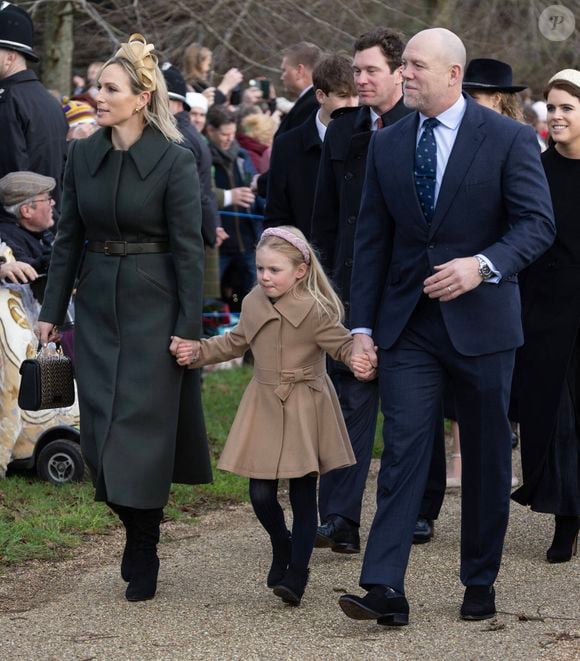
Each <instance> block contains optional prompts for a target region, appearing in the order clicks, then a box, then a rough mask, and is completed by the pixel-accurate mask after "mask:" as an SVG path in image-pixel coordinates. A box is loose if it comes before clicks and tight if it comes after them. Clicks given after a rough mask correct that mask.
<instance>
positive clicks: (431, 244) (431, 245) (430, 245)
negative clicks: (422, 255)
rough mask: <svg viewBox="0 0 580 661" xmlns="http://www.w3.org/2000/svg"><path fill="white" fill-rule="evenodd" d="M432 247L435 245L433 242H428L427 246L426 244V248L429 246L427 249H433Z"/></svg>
mask: <svg viewBox="0 0 580 661" xmlns="http://www.w3.org/2000/svg"><path fill="white" fill-rule="evenodd" d="M434 247H435V244H434V243H430V244H428V246H427V248H429V250H433V248H434Z"/></svg>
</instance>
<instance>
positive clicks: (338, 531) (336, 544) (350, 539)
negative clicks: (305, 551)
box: [314, 514, 360, 553]
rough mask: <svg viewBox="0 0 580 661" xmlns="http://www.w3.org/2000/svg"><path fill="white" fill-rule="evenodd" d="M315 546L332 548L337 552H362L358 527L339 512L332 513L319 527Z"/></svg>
mask: <svg viewBox="0 0 580 661" xmlns="http://www.w3.org/2000/svg"><path fill="white" fill-rule="evenodd" d="M314 546H315V547H316V548H317V549H324V548H330V549H332V550H333V551H334V552H335V553H360V537H359V533H358V527H357V526H355V525H354V523H351V522H350V521H348V520H347V519H345V518H344V517H342V516H339V515H338V514H331V515H330V516H329V517H328V518H327V519H326V521H325V522H324V523H323V524H322V525H321V526H319V527H318V530H317V531H316V540H315V542H314Z"/></svg>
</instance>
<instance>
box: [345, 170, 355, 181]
mask: <svg viewBox="0 0 580 661" xmlns="http://www.w3.org/2000/svg"><path fill="white" fill-rule="evenodd" d="M353 177H354V174H353V173H352V172H347V173H346V174H345V175H344V180H345V181H350V180H351V179H352V178H353Z"/></svg>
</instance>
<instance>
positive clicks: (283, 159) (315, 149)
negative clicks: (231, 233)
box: [264, 55, 358, 239]
mask: <svg viewBox="0 0 580 661" xmlns="http://www.w3.org/2000/svg"><path fill="white" fill-rule="evenodd" d="M312 80H313V83H314V91H315V94H316V100H317V102H318V105H319V108H318V110H316V111H315V112H313V113H312V114H311V115H310V117H309V118H308V119H307V120H306V121H305V122H303V123H302V124H301V125H300V126H297V127H296V128H294V129H292V130H291V131H286V132H285V133H283V134H282V135H280V136H278V137H277V138H276V140H275V141H274V146H273V148H272V158H271V160H270V170H269V177H268V195H267V198H266V211H265V220H264V226H265V227H275V226H278V225H294V227H298V229H299V230H301V231H302V232H303V234H304V235H305V236H306V238H307V239H309V238H310V227H311V220H312V207H313V205H314V194H315V192H316V179H317V177H318V167H319V165H320V154H321V152H322V143H323V142H324V136H325V134H326V129H327V127H328V124H329V123H330V121H331V117H330V116H331V114H332V113H333V111H335V110H336V109H337V108H343V107H345V106H353V107H354V106H356V105H357V100H358V96H357V91H356V87H355V85H354V80H353V77H352V67H351V62H350V60H349V59H348V58H346V57H344V56H343V55H329V56H328V57H325V58H324V59H322V60H321V61H320V62H319V63H318V64H317V65H316V67H315V69H314V73H313V76H312Z"/></svg>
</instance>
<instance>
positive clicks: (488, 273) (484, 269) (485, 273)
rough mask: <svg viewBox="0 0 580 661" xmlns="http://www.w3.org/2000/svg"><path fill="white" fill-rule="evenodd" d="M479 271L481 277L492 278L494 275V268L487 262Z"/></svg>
mask: <svg viewBox="0 0 580 661" xmlns="http://www.w3.org/2000/svg"><path fill="white" fill-rule="evenodd" d="M479 273H480V275H481V277H482V278H483V279H484V280H489V279H490V278H491V276H492V275H493V272H492V270H491V269H490V268H489V266H488V265H487V264H484V265H483V266H482V267H481V268H480V269H479Z"/></svg>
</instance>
